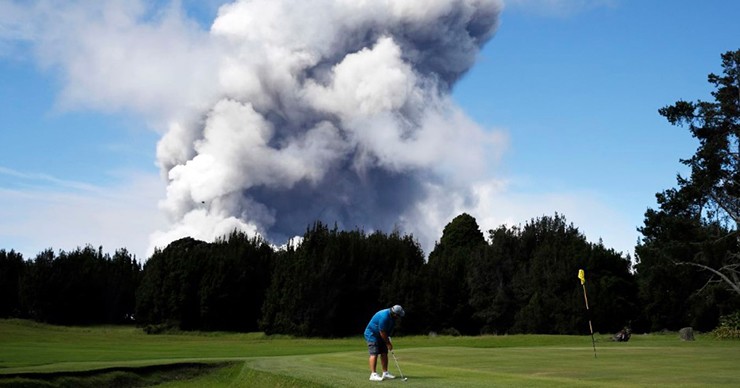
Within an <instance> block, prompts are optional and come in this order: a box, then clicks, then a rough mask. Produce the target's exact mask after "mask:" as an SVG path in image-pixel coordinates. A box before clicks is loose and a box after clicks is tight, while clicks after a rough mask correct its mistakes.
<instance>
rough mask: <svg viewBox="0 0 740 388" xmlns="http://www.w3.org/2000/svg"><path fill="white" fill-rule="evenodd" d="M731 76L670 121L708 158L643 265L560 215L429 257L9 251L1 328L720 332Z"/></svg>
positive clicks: (736, 211) (256, 242)
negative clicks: (391, 316) (378, 319)
mask: <svg viewBox="0 0 740 388" xmlns="http://www.w3.org/2000/svg"><path fill="white" fill-rule="evenodd" d="M722 67H723V73H722V74H721V75H716V74H710V75H709V76H708V81H709V82H710V83H711V84H712V85H713V86H714V87H715V91H714V92H712V96H713V97H714V101H709V102H707V101H701V100H699V101H696V102H687V101H683V100H680V101H678V102H676V103H675V104H673V105H669V106H666V107H664V108H661V109H660V110H659V111H658V113H659V114H660V115H662V116H663V117H665V118H666V119H667V120H668V122H669V123H671V124H673V125H677V126H685V127H687V128H688V130H689V131H690V132H691V134H692V136H694V137H695V138H696V139H697V140H698V142H699V146H698V148H697V151H696V153H695V155H693V156H692V157H691V158H689V159H683V160H681V162H682V163H684V164H685V165H687V166H689V167H690V169H691V172H690V175H689V176H687V177H683V176H678V177H677V187H675V188H671V189H668V190H665V191H663V192H660V193H657V194H656V198H657V204H658V207H657V208H656V209H650V208H649V209H647V211H646V212H645V219H644V225H643V226H641V227H640V228H639V229H638V230H639V231H640V232H641V234H642V237H641V238H640V240H639V241H638V243H637V246H636V247H635V257H634V260H633V259H632V258H631V257H629V256H626V257H625V256H623V255H622V253H621V252H615V251H614V250H613V249H610V248H606V247H604V246H603V244H602V243H601V242H598V243H591V242H588V241H587V240H586V238H585V237H584V235H583V234H582V233H581V232H580V231H579V230H578V228H576V227H575V226H574V225H572V224H569V223H568V222H567V221H566V219H565V217H564V216H562V215H559V214H557V213H556V214H555V215H554V216H543V217H540V218H535V219H532V220H531V221H529V222H527V223H525V224H524V225H519V226H500V227H498V228H497V229H493V230H489V231H487V234H486V235H484V234H483V232H481V230H480V228H479V227H478V225H477V222H476V220H475V218H474V217H472V216H471V215H469V214H461V215H459V216H457V217H456V218H454V219H453V220H451V221H450V223H449V224H447V226H446V227H445V228H444V230H443V231H442V236H441V238H440V240H439V241H438V242H437V243H436V245H435V247H434V249H433V250H432V251H431V252H430V253H429V256H428V259H425V255H424V253H423V252H422V250H421V249H420V247H419V244H418V243H417V242H416V240H415V239H414V238H413V236H409V235H401V234H400V233H398V232H392V233H390V234H387V233H384V232H382V231H375V232H372V233H369V234H367V233H365V232H364V231H362V230H350V231H345V230H338V229H337V228H336V227H334V228H330V227H328V226H327V225H324V224H322V223H316V224H314V225H311V226H309V227H308V228H307V230H306V232H305V234H304V236H303V240H302V242H301V244H299V245H297V246H289V247H287V248H286V249H274V248H273V247H271V246H270V244H268V243H267V242H266V241H264V240H262V239H261V238H259V237H254V236H252V237H250V236H247V235H245V234H243V233H240V232H233V233H231V234H230V235H228V236H224V237H223V238H221V239H219V240H217V241H215V242H213V243H206V242H203V241H197V240H194V239H192V238H184V239H181V240H178V241H175V242H173V243H171V244H170V245H168V246H167V247H166V248H164V249H161V250H157V251H156V252H155V253H154V254H153V255H152V256H151V257H150V258H149V259H148V260H147V261H146V263H144V264H143V265H142V263H140V262H138V261H137V260H136V258H135V257H133V256H132V255H131V254H130V253H129V252H128V251H126V250H125V249H120V250H118V251H116V252H115V253H114V254H113V255H112V256H111V255H109V254H107V253H106V254H104V253H103V252H102V248H99V249H97V250H96V249H94V248H93V247H90V246H88V247H85V248H78V249H76V250H74V251H72V252H64V251H60V252H59V253H55V252H53V251H52V250H46V251H44V252H41V253H40V254H38V255H37V256H36V257H35V258H34V259H33V260H24V258H23V257H22V256H21V255H20V254H18V253H16V252H14V251H12V250H11V251H9V252H8V251H5V250H0V317H21V318H30V319H35V320H38V321H43V322H50V323H59V324H97V323H123V322H135V323H136V324H138V325H141V326H142V327H145V328H147V329H148V330H153V331H157V330H160V329H163V328H169V327H176V328H179V329H183V330H234V331H255V330H261V331H264V332H266V333H269V334H276V333H283V334H293V335H299V336H324V337H335V336H348V335H358V334H359V333H361V332H362V329H363V327H364V325H365V324H366V321H367V320H368V319H369V317H370V316H371V314H372V313H373V312H375V311H376V310H378V309H379V308H382V307H387V306H390V305H392V304H401V305H403V306H404V308H405V309H406V311H407V312H408V314H407V316H406V317H405V318H404V319H403V320H402V322H401V324H400V325H399V327H398V330H399V331H400V332H403V333H409V334H419V333H427V332H431V331H434V332H439V333H447V334H481V333H498V334H504V333H512V334H513V333H546V334H578V333H580V334H585V333H586V332H587V330H588V325H587V322H588V320H589V319H590V320H591V321H592V322H593V323H594V325H595V329H596V331H600V332H615V331H617V330H619V329H621V328H622V327H623V326H625V325H629V326H631V327H632V329H633V330H634V331H636V332H648V331H657V330H665V329H668V330H676V329H679V328H681V327H683V326H692V327H694V328H695V329H697V330H701V331H708V330H711V329H713V328H714V327H715V326H716V325H717V323H718V322H719V320H720V318H721V317H723V316H729V315H731V314H733V313H735V314H737V312H738V311H740V235H739V234H738V221H740V50H737V51H729V52H727V53H724V54H723V55H722ZM579 269H584V270H585V271H586V274H587V275H586V276H587V282H586V287H587V290H588V298H589V305H590V306H589V307H590V310H589V314H590V315H588V316H587V315H586V311H585V307H584V305H583V298H582V295H581V292H582V290H581V285H580V282H579V280H578V279H577V277H576V275H577V271H578V270H579Z"/></svg>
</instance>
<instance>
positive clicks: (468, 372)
mask: <svg viewBox="0 0 740 388" xmlns="http://www.w3.org/2000/svg"><path fill="white" fill-rule="evenodd" d="M394 340H395V341H394V342H395V344H396V355H397V357H398V359H399V363H400V366H401V369H402V370H403V372H404V375H406V376H408V377H409V381H408V382H407V383H403V382H401V381H398V380H397V381H384V382H382V383H381V384H383V385H385V386H387V385H394V386H395V385H398V384H408V385H410V386H420V387H421V386H426V387H483V386H499V387H545V386H547V387H565V386H603V387H631V386H634V387H638V386H657V387H669V386H671V387H673V386H685V387H693V386H697V387H698V386H727V387H736V386H740V370H739V368H738V367H737V360H740V342H738V341H718V340H715V339H713V338H712V337H711V336H708V335H698V336H697V341H695V342H682V341H680V340H679V339H678V336H677V334H676V333H669V334H665V335H635V336H633V337H632V340H630V342H628V343H615V342H612V341H610V340H609V336H607V335H597V336H596V340H597V342H596V347H597V349H596V352H597V356H598V358H594V356H593V349H592V346H591V338H590V336H546V335H544V336H543V335H512V336H481V337H445V336H438V337H430V336H408V337H402V336H399V337H397V338H394ZM365 349H366V347H365V343H364V341H363V340H362V338H361V337H359V335H358V337H356V338H345V339H304V338H292V337H289V336H265V335H263V334H261V333H249V334H238V333H179V334H168V335H146V334H144V333H143V332H142V331H141V330H139V329H136V328H132V327H87V328H79V327H57V326H48V325H41V324H36V323H32V322H27V321H17V320H0V378H2V376H3V375H13V374H17V373H23V372H36V373H38V372H47V373H52V372H63V371H85V370H100V369H105V368H108V369H110V368H116V367H118V368H131V367H134V368H135V367H144V366H150V365H162V364H175V363H184V362H192V363H212V362H224V361H235V362H234V363H232V364H227V365H225V366H224V367H222V368H217V369H214V370H213V372H210V373H208V374H206V375H199V376H197V377H195V378H193V379H192V380H187V381H172V382H168V383H166V384H165V385H164V386H169V387H178V386H185V387H188V386H191V387H196V386H209V387H227V386H228V387H241V386H244V387H254V386H266V387H270V386H282V387H302V386H329V387H340V386H341V387H354V386H358V387H364V386H374V383H372V382H369V381H368V380H367V378H368V375H369V371H368V367H367V352H366V350H365ZM390 369H391V371H392V372H394V373H395V374H396V375H398V376H399V377H400V375H399V373H398V372H397V370H396V366H395V363H394V362H393V359H392V358H391V359H390Z"/></svg>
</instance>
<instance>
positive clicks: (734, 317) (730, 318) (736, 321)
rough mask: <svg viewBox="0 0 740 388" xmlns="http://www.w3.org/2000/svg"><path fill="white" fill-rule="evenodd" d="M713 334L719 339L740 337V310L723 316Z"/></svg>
mask: <svg viewBox="0 0 740 388" xmlns="http://www.w3.org/2000/svg"><path fill="white" fill-rule="evenodd" d="M712 334H714V336H715V337H717V338H719V339H740V311H736V312H734V313H732V314H730V315H723V316H721V317H720V318H719V326H717V328H716V329H714V331H713V332H712Z"/></svg>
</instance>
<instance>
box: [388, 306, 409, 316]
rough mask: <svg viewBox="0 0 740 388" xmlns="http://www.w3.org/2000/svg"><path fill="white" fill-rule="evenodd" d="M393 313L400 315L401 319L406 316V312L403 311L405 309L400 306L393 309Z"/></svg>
mask: <svg viewBox="0 0 740 388" xmlns="http://www.w3.org/2000/svg"><path fill="white" fill-rule="evenodd" d="M391 312H392V313H393V314H396V315H398V316H399V317H403V316H404V315H406V312H405V311H403V307H401V306H400V305H395V306H393V307H391Z"/></svg>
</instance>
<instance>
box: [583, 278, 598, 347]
mask: <svg viewBox="0 0 740 388" xmlns="http://www.w3.org/2000/svg"><path fill="white" fill-rule="evenodd" d="M581 287H583V300H585V301H586V312H587V313H588V297H587V296H586V284H585V282H581ZM588 315H589V318H588V328H589V330H591V345H593V347H594V358H597V357H596V341H594V328H593V326H592V325H591V314H588Z"/></svg>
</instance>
